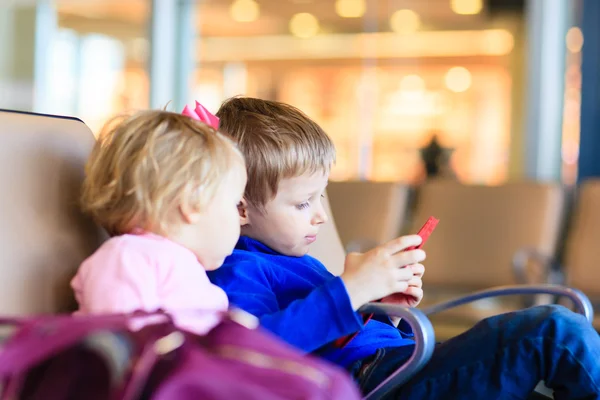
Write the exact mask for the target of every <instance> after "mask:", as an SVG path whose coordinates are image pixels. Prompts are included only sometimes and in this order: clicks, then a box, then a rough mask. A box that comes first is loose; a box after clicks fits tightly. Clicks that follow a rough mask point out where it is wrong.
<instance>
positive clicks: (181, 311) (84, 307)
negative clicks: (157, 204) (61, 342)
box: [71, 233, 228, 334]
mask: <svg viewBox="0 0 600 400" xmlns="http://www.w3.org/2000/svg"><path fill="white" fill-rule="evenodd" d="M71 286H72V287H73V290H74V291H75V298H76V299H77V302H78V303H79V311H78V312H77V313H80V314H99V313H128V312H132V311H136V310H144V311H155V310H157V309H163V310H165V311H167V312H169V314H171V315H172V316H173V318H174V320H175V322H176V323H177V325H178V326H179V327H181V328H183V329H187V330H190V331H192V332H195V333H198V334H204V333H206V332H208V331H209V330H210V329H211V328H212V327H214V326H215V325H216V324H217V323H218V322H219V313H220V312H223V311H226V310H227V307H228V301H227V295H226V294H225V292H224V291H223V290H222V289H221V288H219V287H218V286H215V285H213V284H212V283H210V281H209V280H208V277H207V276H206V271H205V270H204V268H203V267H202V265H201V264H200V262H198V259H197V258H196V256H195V255H194V253H192V252H191V251H190V250H188V249H187V248H185V247H183V246H181V245H179V244H177V243H175V242H172V241H170V240H168V239H166V238H164V237H162V236H158V235H154V234H149V233H144V234H140V235H122V236H116V237H113V238H111V239H109V240H108V241H107V242H105V243H104V244H103V245H102V246H101V247H100V248H99V249H98V250H97V251H96V252H95V253H94V254H92V255H91V256H90V257H89V258H87V259H86V260H85V261H84V262H83V263H82V264H81V267H80V268H79V271H78V272H77V275H76V276H75V278H73V280H72V281H71Z"/></svg>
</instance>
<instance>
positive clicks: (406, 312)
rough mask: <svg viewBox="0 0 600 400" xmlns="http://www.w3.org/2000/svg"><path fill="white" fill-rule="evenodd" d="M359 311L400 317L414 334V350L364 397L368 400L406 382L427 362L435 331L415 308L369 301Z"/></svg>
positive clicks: (378, 396) (376, 397) (432, 347)
mask: <svg viewBox="0 0 600 400" xmlns="http://www.w3.org/2000/svg"><path fill="white" fill-rule="evenodd" d="M359 312H360V313H365V314H378V315H387V316H390V317H400V318H402V319H403V320H404V321H405V322H407V323H408V324H409V325H410V327H411V328H412V331H413V334H414V339H415V350H414V352H413V354H412V356H411V357H410V359H409V360H408V361H407V362H406V363H405V364H404V365H402V366H401V367H400V368H398V369H397V370H396V371H395V372H394V373H393V374H391V375H390V376H389V377H388V378H387V379H386V380H385V381H383V382H382V383H381V384H379V386H377V387H376V388H375V389H374V390H373V391H372V392H370V393H369V394H368V395H367V396H366V397H365V399H369V400H373V399H380V398H382V397H384V396H385V394H386V393H388V392H389V390H390V389H393V388H395V387H398V386H401V385H403V384H404V383H406V381H408V380H409V379H410V378H411V377H412V376H414V375H415V374H416V373H417V372H419V371H420V370H421V368H423V367H424V366H425V365H426V364H427V363H428V362H429V359H430V358H431V355H432V354H433V349H434V347H435V333H434V331H433V326H432V325H431V322H430V321H429V319H428V318H427V317H426V316H425V314H423V313H422V312H421V311H419V310H417V309H415V308H406V307H402V306H397V305H393V304H384V303H369V304H366V305H364V306H363V307H361V308H360V310H359Z"/></svg>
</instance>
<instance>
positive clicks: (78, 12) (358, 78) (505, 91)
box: [0, 0, 599, 185]
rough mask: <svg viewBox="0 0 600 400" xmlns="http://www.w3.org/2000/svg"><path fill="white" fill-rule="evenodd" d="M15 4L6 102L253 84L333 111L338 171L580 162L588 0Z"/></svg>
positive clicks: (494, 174)
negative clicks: (585, 19) (585, 17)
mask: <svg viewBox="0 0 600 400" xmlns="http://www.w3.org/2000/svg"><path fill="white" fill-rule="evenodd" d="M588 1H589V2H591V1H593V0H588ZM0 4H1V5H0V49H1V51H0V108H5V109H17V110H25V111H35V112H41V113H50V114H60V115H73V116H77V117H79V118H81V119H83V120H84V122H85V123H86V124H88V125H89V126H90V127H91V128H92V130H93V131H94V132H96V133H97V132H98V131H99V130H100V129H101V127H102V125H103V124H104V123H105V122H106V120H107V119H109V118H110V117H111V116H113V115H114V114H116V113H119V112H122V111H126V110H129V109H140V108H147V107H154V108H157V107H159V108H162V107H165V106H167V107H168V109H170V110H173V111H180V110H181V109H182V108H183V106H184V105H185V104H188V103H192V102H193V101H194V100H198V101H200V102H202V103H203V104H205V105H206V106H207V107H208V108H209V109H210V110H212V111H213V112H214V111H216V110H217V108H218V106H219V104H220V103H221V102H222V101H223V100H224V99H226V98H228V97H230V96H234V95H240V94H243V95H249V96H257V97H262V98H267V99H275V100H280V101H284V102H288V103H291V104H293V105H296V106H298V107H299V108H301V109H302V110H303V111H305V112H306V113H307V114H309V115H310V116H311V117H312V118H313V119H315V120H316V121H318V122H319V123H320V124H321V125H322V126H323V127H324V128H325V129H326V131H327V132H328V133H329V134H330V135H331V136H332V138H333V140H334V141H335V144H336V146H337V149H338V160H337V164H336V166H335V169H334V170H333V174H332V179H333V180H348V179H367V180H373V181H395V182H403V183H408V184H415V183H419V182H422V181H423V180H424V179H425V178H426V176H428V174H429V175H444V176H449V177H453V178H455V179H457V180H459V181H461V182H464V183H474V184H485V185H498V184H502V183H505V182H507V181H510V180H515V179H522V178H530V179H535V180H551V181H561V182H564V183H567V184H572V183H574V182H575V181H576V179H577V167H578V156H579V148H580V125H581V119H580V117H581V87H582V73H581V66H582V54H585V52H586V51H587V50H588V49H590V51H592V52H598V51H599V48H598V46H595V48H594V47H593V45H592V47H589V46H586V44H587V40H588V38H587V37H585V39H584V34H583V31H582V15H583V14H584V11H583V9H584V0H427V1H423V0H198V1H193V0H53V1H51V0H37V1H36V0H0ZM591 6H592V7H594V4H592V5H591ZM594 29H596V28H594ZM593 43H596V44H597V43H598V39H597V38H595V39H594V42H593Z"/></svg>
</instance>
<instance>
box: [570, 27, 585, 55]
mask: <svg viewBox="0 0 600 400" xmlns="http://www.w3.org/2000/svg"><path fill="white" fill-rule="evenodd" d="M582 47H583V32H581V29H580V28H579V27H577V26H574V27H572V28H570V29H569V31H568V32H567V49H569V51H570V52H571V53H579V52H580V51H581V48H582Z"/></svg>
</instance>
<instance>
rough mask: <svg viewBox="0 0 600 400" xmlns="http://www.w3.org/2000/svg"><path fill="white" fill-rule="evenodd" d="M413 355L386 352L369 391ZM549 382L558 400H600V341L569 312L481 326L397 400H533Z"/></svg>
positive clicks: (543, 309)
mask: <svg viewBox="0 0 600 400" xmlns="http://www.w3.org/2000/svg"><path fill="white" fill-rule="evenodd" d="M411 347H412V346H411ZM409 353H410V348H396V349H381V350H380V352H379V353H378V354H377V355H376V356H375V358H377V360H376V361H375V362H373V363H372V364H371V365H368V364H366V363H365V364H364V365H363V366H362V367H363V368H361V373H359V374H358V375H359V376H358V379H359V381H361V386H362V388H363V389H364V391H365V392H368V391H370V390H372V389H373V388H374V387H375V386H376V385H377V384H378V383H379V382H381V380H383V378H385V377H386V376H389V374H391V373H392V372H393V371H394V370H395V369H396V368H397V367H398V365H401V364H402V363H404V362H405V361H406V359H407V358H408V357H409V356H410V354H409ZM541 380H543V381H545V382H546V385H547V386H549V387H551V388H552V389H554V391H555V398H556V399H600V337H599V336H598V334H597V333H596V332H595V331H594V329H593V328H592V326H591V325H590V324H589V323H588V322H587V321H586V320H585V318H583V317H582V316H580V315H578V314H575V313H573V312H571V311H569V310H567V309H566V308H564V307H560V306H540V307H534V308H530V309H527V310H523V311H518V312H514V313H509V314H504V315H500V316H497V317H492V318H489V319H486V320H484V321H481V322H480V323H478V324H477V325H476V326H475V327H473V328H472V329H471V330H469V331H468V332H465V333H464V334H462V335H460V336H457V337H455V338H453V339H451V340H448V341H447V342H444V343H442V344H440V345H439V346H438V347H437V348H436V350H435V352H434V355H433V357H432V359H431V361H430V362H429V364H428V365H427V366H426V367H425V368H424V369H423V370H422V371H421V372H419V373H418V374H417V375H416V376H415V377H414V378H413V379H411V381H410V382H409V383H408V384H406V385H404V386H403V387H402V388H401V389H400V390H399V391H398V392H397V393H395V395H394V396H393V398H398V399H409V398H410V399H446V398H449V399H526V398H527V397H528V395H529V394H530V393H531V392H532V391H533V389H534V388H535V386H536V385H537V384H538V382H539V381H541Z"/></svg>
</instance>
